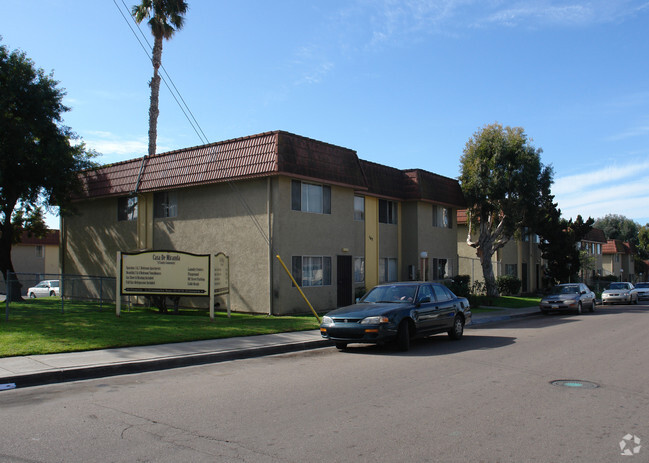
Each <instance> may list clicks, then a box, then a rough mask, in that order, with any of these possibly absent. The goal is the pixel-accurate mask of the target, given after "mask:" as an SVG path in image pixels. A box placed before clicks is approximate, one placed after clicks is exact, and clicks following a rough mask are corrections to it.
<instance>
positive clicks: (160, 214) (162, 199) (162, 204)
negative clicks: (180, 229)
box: [153, 191, 178, 219]
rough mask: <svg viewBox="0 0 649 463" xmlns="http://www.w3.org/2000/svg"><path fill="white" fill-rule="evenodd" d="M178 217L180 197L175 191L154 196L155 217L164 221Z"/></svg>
mask: <svg viewBox="0 0 649 463" xmlns="http://www.w3.org/2000/svg"><path fill="white" fill-rule="evenodd" d="M177 215H178V195H177V194H176V192H175V191H161V192H158V193H154V194H153V217H154V218H156V219H163V218H167V217H176V216H177Z"/></svg>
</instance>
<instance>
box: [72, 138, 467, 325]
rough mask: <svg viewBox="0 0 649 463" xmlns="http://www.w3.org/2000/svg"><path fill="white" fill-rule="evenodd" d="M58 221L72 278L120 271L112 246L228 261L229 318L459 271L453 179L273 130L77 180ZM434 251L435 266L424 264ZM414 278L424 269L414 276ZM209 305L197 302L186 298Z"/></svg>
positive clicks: (343, 299)
mask: <svg viewBox="0 0 649 463" xmlns="http://www.w3.org/2000/svg"><path fill="white" fill-rule="evenodd" d="M81 177H82V180H83V183H84V194H83V196H82V197H81V198H79V199H78V201H76V204H75V205H76V207H77V209H78V211H79V214H78V215H74V216H67V217H64V218H63V221H62V224H63V225H62V246H63V248H62V253H63V272H64V273H66V274H67V273H70V274H81V275H98V276H114V275H115V259H116V254H117V251H135V250H176V251H185V252H192V253H198V254H206V253H211V254H216V253H218V252H223V253H225V254H226V255H228V256H229V257H230V285H231V291H230V296H231V305H232V310H235V311H240V312H255V313H270V314H277V315H279V314H289V313H304V312H308V308H307V307H306V305H305V303H304V301H302V299H301V297H300V295H299V293H298V292H297V291H296V290H295V288H292V284H291V281H290V279H289V277H288V276H287V275H286V274H285V273H284V271H283V269H282V267H281V265H280V263H279V261H278V259H276V257H275V256H276V255H280V256H281V257H282V259H283V261H284V262H285V263H286V265H287V266H288V267H289V268H290V269H291V271H292V274H293V276H294V277H295V278H296V280H297V281H298V282H299V283H300V284H301V285H302V287H303V290H304V292H305V293H306V295H307V296H308V298H309V300H310V301H311V303H312V304H313V305H314V307H316V309H318V310H326V309H330V308H333V307H337V306H341V305H346V304H349V303H351V302H352V301H353V299H354V295H355V293H356V292H359V291H360V290H361V289H363V288H370V287H372V286H374V285H376V284H377V283H379V282H383V281H396V280H402V279H408V278H409V277H410V278H413V279H415V278H420V277H422V276H423V277H427V278H428V279H433V278H444V277H446V276H452V275H455V274H457V264H456V262H457V245H456V233H455V230H454V229H453V228H454V227H455V226H456V224H455V223H454V220H453V217H454V216H455V212H456V210H457V208H460V207H464V199H463V196H462V192H461V189H460V185H459V183H458V182H457V180H455V179H451V178H447V177H442V176H439V175H436V174H433V173H431V172H427V171H424V170H420V169H413V170H399V169H394V168H391V167H387V166H382V165H379V164H375V163H371V162H368V161H362V160H360V159H359V158H358V156H357V155H356V152H355V151H353V150H350V149H347V148H342V147H339V146H335V145H330V144H328V143H324V142H320V141H317V140H313V139H309V138H305V137H301V136H298V135H294V134H291V133H287V132H283V131H276V132H267V133H263V134H259V135H253V136H249V137H244V138H238V139H234V140H228V141H224V142H218V143H213V144H209V145H204V146H198V147H194V148H187V149H182V150H177V151H172V152H168V153H162V154H158V155H155V156H152V157H144V158H140V159H134V160H130V161H125V162H120V163H116V164H112V165H107V166H103V167H100V168H97V169H93V170H90V171H86V172H83V173H82V174H81ZM422 253H425V255H427V256H428V257H422V256H423V255H424V254H422ZM417 269H422V271H423V274H422V271H419V272H417ZM190 302H192V303H195V304H201V305H203V306H205V307H206V306H207V302H206V301H204V302H201V301H200V300H195V301H185V302H184V303H181V304H187V303H190Z"/></svg>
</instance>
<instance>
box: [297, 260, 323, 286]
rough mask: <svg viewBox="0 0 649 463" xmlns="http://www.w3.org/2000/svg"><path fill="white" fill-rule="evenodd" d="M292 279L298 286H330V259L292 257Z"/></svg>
mask: <svg viewBox="0 0 649 463" xmlns="http://www.w3.org/2000/svg"><path fill="white" fill-rule="evenodd" d="M293 278H295V281H297V282H298V283H299V284H300V286H330V285H331V257H327V256H293Z"/></svg>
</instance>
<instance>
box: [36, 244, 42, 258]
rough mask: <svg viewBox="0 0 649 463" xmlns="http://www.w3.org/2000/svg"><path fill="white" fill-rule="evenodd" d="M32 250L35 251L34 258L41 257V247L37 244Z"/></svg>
mask: <svg viewBox="0 0 649 463" xmlns="http://www.w3.org/2000/svg"><path fill="white" fill-rule="evenodd" d="M34 249H35V250H36V257H43V246H41V245H40V244H37V245H36V246H34Z"/></svg>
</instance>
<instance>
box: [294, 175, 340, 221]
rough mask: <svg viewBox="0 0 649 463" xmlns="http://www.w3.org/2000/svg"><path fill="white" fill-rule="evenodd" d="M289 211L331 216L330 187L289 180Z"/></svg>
mask: <svg viewBox="0 0 649 463" xmlns="http://www.w3.org/2000/svg"><path fill="white" fill-rule="evenodd" d="M298 188H299V194H298ZM291 209H292V210H294V211H300V212H310V213H312V214H331V187H330V186H329V185H322V184H318V183H307V182H302V181H300V180H291Z"/></svg>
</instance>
